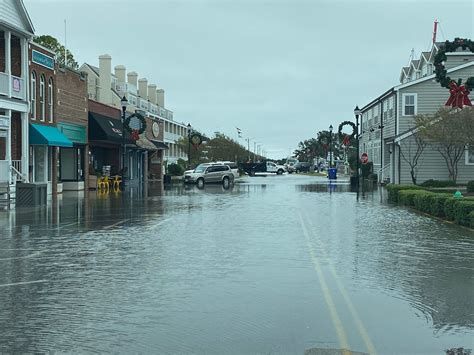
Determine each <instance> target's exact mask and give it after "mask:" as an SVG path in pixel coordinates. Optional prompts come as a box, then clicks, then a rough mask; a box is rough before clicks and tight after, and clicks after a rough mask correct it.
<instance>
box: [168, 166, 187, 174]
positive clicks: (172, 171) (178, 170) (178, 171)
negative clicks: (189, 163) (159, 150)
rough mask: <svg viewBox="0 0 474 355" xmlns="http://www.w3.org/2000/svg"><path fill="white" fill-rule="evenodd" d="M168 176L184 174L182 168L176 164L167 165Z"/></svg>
mask: <svg viewBox="0 0 474 355" xmlns="http://www.w3.org/2000/svg"><path fill="white" fill-rule="evenodd" d="M168 174H169V175H171V176H181V175H183V174H184V168H183V167H182V166H181V165H178V164H170V165H168Z"/></svg>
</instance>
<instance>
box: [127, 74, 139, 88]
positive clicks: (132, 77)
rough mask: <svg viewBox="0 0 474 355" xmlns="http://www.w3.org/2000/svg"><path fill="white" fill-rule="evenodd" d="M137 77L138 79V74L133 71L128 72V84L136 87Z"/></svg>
mask: <svg viewBox="0 0 474 355" xmlns="http://www.w3.org/2000/svg"><path fill="white" fill-rule="evenodd" d="M137 79H138V74H137V73H136V72H134V71H131V72H130V73H128V74H127V81H128V83H129V84H131V85H133V86H135V88H136V87H137Z"/></svg>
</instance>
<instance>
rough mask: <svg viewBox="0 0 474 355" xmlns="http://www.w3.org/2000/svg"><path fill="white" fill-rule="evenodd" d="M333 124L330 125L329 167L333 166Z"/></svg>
mask: <svg viewBox="0 0 474 355" xmlns="http://www.w3.org/2000/svg"><path fill="white" fill-rule="evenodd" d="M332 130H333V127H332V125H330V126H329V167H330V168H332Z"/></svg>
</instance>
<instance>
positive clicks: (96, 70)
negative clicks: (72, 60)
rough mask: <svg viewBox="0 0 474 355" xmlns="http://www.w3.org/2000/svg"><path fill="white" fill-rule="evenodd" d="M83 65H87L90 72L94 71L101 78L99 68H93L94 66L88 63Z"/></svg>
mask: <svg viewBox="0 0 474 355" xmlns="http://www.w3.org/2000/svg"><path fill="white" fill-rule="evenodd" d="M83 65H86V66H88V67H89V69H90V70H92V71H93V72H94V74H95V75H97V76H99V68H97V67H95V66H93V65H90V64H88V63H84V64H83Z"/></svg>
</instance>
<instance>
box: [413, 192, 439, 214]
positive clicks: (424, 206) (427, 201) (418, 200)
mask: <svg viewBox="0 0 474 355" xmlns="http://www.w3.org/2000/svg"><path fill="white" fill-rule="evenodd" d="M412 191H416V190H412ZM433 195H434V194H433V193H432V192H428V191H416V194H415V195H414V197H413V204H414V206H415V208H416V209H417V210H419V211H421V212H425V213H431V204H432V197H433Z"/></svg>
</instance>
